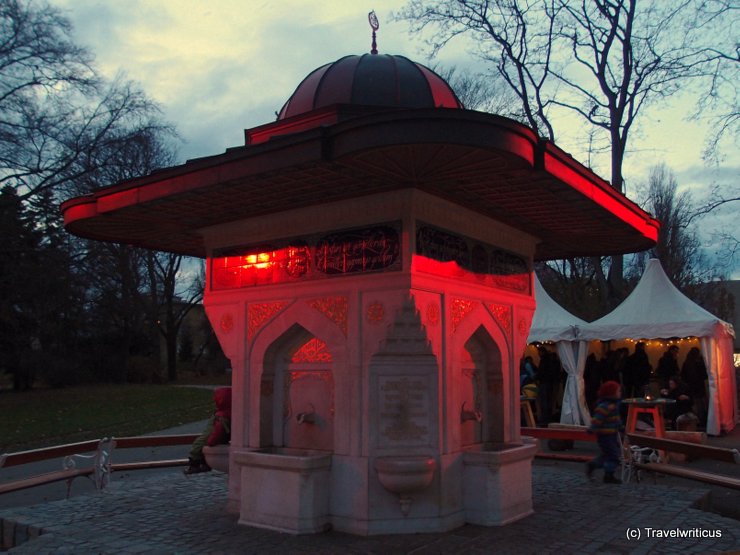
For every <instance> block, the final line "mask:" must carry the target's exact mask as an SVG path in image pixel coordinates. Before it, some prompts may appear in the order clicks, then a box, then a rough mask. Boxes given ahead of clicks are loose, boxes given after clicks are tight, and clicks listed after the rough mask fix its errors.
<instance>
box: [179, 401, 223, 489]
mask: <svg viewBox="0 0 740 555" xmlns="http://www.w3.org/2000/svg"><path fill="white" fill-rule="evenodd" d="M213 401H214V402H215V404H216V411H215V412H214V413H213V415H212V416H211V418H210V419H209V420H208V424H207V425H206V428H205V430H203V433H201V434H200V435H199V436H198V437H197V438H195V441H194V442H193V445H192V446H191V448H190V453H189V454H188V467H187V468H186V469H185V470H184V472H185V474H197V473H199V472H208V471H209V470H211V467H210V466H208V463H206V458H205V456H204V455H203V447H204V446H205V445H208V446H209V447H212V446H214V445H220V444H225V443H229V440H230V439H231V388H230V387H219V388H217V389H216V390H214V392H213Z"/></svg>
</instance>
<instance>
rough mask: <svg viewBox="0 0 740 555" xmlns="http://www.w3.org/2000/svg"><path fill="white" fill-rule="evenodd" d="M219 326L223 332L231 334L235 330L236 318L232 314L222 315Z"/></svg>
mask: <svg viewBox="0 0 740 555" xmlns="http://www.w3.org/2000/svg"><path fill="white" fill-rule="evenodd" d="M218 325H219V327H220V328H221V331H222V332H224V333H230V332H231V330H233V329H234V316H232V314H231V312H227V313H225V314H223V315H221V320H219V323H218Z"/></svg>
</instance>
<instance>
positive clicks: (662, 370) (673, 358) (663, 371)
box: [656, 345, 679, 389]
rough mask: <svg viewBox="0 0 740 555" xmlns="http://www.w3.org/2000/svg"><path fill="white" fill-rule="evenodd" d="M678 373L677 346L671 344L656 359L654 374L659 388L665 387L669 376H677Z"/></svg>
mask: <svg viewBox="0 0 740 555" xmlns="http://www.w3.org/2000/svg"><path fill="white" fill-rule="evenodd" d="M678 373H679V372H678V347H677V346H676V345H671V346H670V347H668V349H666V351H665V352H664V353H663V356H662V357H660V360H659V361H658V369H657V370H656V374H658V379H659V380H660V387H661V389H667V388H668V380H670V379H671V376H678Z"/></svg>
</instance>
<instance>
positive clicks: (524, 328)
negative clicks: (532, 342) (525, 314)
mask: <svg viewBox="0 0 740 555" xmlns="http://www.w3.org/2000/svg"><path fill="white" fill-rule="evenodd" d="M529 326H530V324H529V322H527V321H526V320H525V319H524V318H520V319H519V335H522V336H524V337H526V336H527V335H529Z"/></svg>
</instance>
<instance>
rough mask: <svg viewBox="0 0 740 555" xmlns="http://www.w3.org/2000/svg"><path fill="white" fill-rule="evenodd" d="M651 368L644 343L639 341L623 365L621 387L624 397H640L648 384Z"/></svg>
mask: <svg viewBox="0 0 740 555" xmlns="http://www.w3.org/2000/svg"><path fill="white" fill-rule="evenodd" d="M652 369H653V367H652V366H651V365H650V360H648V356H647V353H646V352H645V343H643V342H642V341H640V342H639V343H636V344H635V352H634V353H632V354H631V355H630V356H628V357H627V360H626V361H625V363H624V370H623V371H622V375H623V379H624V381H623V383H622V384H623V386H624V395H625V397H641V396H643V394H644V393H645V389H646V388H647V386H648V385H649V383H650V372H651V371H652Z"/></svg>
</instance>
